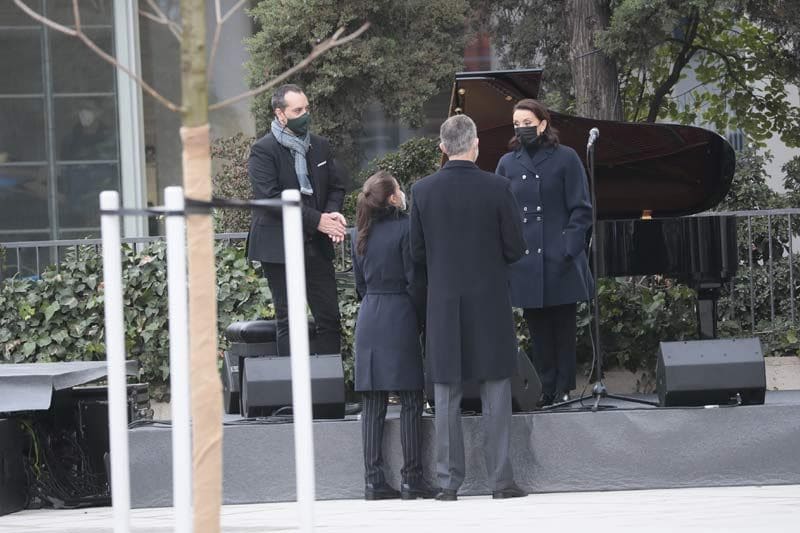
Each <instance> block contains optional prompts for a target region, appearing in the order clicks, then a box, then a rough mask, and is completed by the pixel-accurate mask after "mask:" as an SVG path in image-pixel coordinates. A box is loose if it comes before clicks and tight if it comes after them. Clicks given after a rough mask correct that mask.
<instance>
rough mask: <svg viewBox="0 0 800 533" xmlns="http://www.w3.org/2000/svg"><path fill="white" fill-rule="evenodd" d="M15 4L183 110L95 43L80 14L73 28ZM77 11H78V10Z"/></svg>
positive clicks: (162, 101) (166, 103)
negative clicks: (86, 31)
mask: <svg viewBox="0 0 800 533" xmlns="http://www.w3.org/2000/svg"><path fill="white" fill-rule="evenodd" d="M72 2H73V4H72V5H73V10H77V9H78V8H77V4H78V0H72ZM14 4H16V6H17V7H18V8H20V9H21V10H22V11H24V12H25V13H26V14H27V15H28V16H30V17H31V18H33V19H34V20H36V21H38V22H41V23H42V24H44V25H45V26H47V27H49V28H52V29H53V30H55V31H58V32H61V33H63V34H65V35H69V36H71V37H77V38H78V39H80V41H81V42H83V44H85V45H86V46H87V47H88V48H89V49H90V50H92V51H93V52H94V53H95V54H97V55H98V56H100V58H101V59H102V60H103V61H105V62H106V63H109V64H111V65H112V66H114V67H116V68H118V69H119V70H121V71H122V72H124V73H125V74H127V75H128V76H130V77H131V79H132V80H133V81H135V82H136V84H137V85H139V86H140V87H141V88H142V89H143V90H144V91H145V92H146V93H147V94H149V95H150V96H152V97H153V98H155V99H156V100H158V102H159V103H160V104H161V105H163V106H164V107H166V108H167V109H169V110H170V111H175V112H180V111H181V106H179V105H177V104H175V103H173V102H171V101H169V100H168V99H166V98H165V97H164V96H162V95H161V94H159V93H158V91H156V90H155V89H153V88H152V87H151V86H150V85H148V83H147V82H146V81H144V80H143V79H141V78H140V77H138V76H137V75H136V74H134V73H133V72H131V70H130V69H129V68H128V67H126V66H125V65H122V64H121V63H120V62H119V61H117V60H116V59H115V58H114V57H113V56H111V55H109V54H107V53H106V52H105V51H104V50H103V49H102V48H100V47H99V46H97V44H95V42H94V41H92V40H91V39H90V38H89V37H87V36H86V34H85V33H83V31H82V30H81V29H80V27H81V26H80V14H76V16H75V28H76V29H74V30H73V29H71V28H67V27H66V26H62V25H61V24H58V23H57V22H53V21H52V20H50V19H48V18H47V17H44V16H42V15H40V14H39V13H37V12H36V11H34V10H32V9H31V8H30V7H28V6H27V5H26V4H25V3H24V2H23V1H22V0H14ZM76 13H77V11H76Z"/></svg>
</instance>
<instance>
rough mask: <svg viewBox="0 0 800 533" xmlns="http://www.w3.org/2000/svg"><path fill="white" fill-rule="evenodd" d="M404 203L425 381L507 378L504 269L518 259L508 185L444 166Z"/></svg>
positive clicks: (509, 356)
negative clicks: (421, 305)
mask: <svg viewBox="0 0 800 533" xmlns="http://www.w3.org/2000/svg"><path fill="white" fill-rule="evenodd" d="M411 198H412V207H411V233H410V242H411V257H412V258H413V259H414V260H415V261H417V262H418V263H421V264H424V265H426V267H427V277H428V299H427V321H426V324H427V325H426V331H427V334H426V350H425V354H426V359H427V361H426V362H427V365H428V372H429V374H430V377H431V381H432V382H433V383H460V382H465V381H482V380H495V379H503V378H507V377H511V376H513V375H515V374H516V373H517V337H516V332H515V328H514V318H513V315H512V310H511V299H510V296H509V285H508V284H509V265H510V264H511V263H513V262H515V261H517V260H518V259H519V258H520V257H522V256H523V254H524V253H525V240H524V239H523V237H522V217H521V216H520V215H519V211H518V210H517V206H516V202H515V200H514V196H513V195H512V194H511V189H510V184H509V181H508V180H507V179H506V178H503V177H501V176H498V175H496V174H492V173H490V172H484V171H482V170H481V169H479V168H478V167H477V166H475V164H473V163H470V162H468V161H449V162H448V163H447V164H445V166H444V167H443V168H442V169H441V170H440V171H439V172H437V173H435V174H432V175H430V176H428V177H426V178H423V179H421V180H420V181H418V182H417V183H415V184H414V186H413V187H412V195H411Z"/></svg>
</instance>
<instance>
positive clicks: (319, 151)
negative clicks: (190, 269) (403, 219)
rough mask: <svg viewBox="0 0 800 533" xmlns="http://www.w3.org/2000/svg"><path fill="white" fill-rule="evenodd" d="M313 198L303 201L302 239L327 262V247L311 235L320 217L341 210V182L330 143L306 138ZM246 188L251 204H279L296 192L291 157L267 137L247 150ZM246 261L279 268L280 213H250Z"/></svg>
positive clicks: (328, 244) (330, 245)
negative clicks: (290, 191)
mask: <svg viewBox="0 0 800 533" xmlns="http://www.w3.org/2000/svg"><path fill="white" fill-rule="evenodd" d="M306 161H307V163H308V172H309V177H310V179H311V184H312V186H313V188H314V194H313V195H311V196H305V195H303V234H304V238H305V240H306V241H307V242H309V243H312V244H313V245H314V246H315V248H317V249H318V250H319V251H320V253H322V254H324V255H325V256H327V257H329V258H330V259H333V257H334V251H333V243H332V242H331V240H330V238H329V237H328V236H327V235H325V234H324V233H321V232H320V231H319V230H317V226H319V219H320V216H321V215H322V213H332V212H335V211H341V210H342V202H343V201H344V194H345V188H344V183H345V180H344V176H343V175H342V172H341V170H340V168H339V167H338V166H337V164H336V161H335V160H334V156H333V152H332V151H331V147H330V143H329V142H328V140H327V139H325V138H324V137H319V136H317V135H314V134H311V148H309V150H308V154H307V155H306ZM247 171H248V174H249V175H250V183H251V185H252V186H253V195H254V196H255V198H256V199H262V198H280V196H281V192H282V191H284V190H286V189H299V188H300V187H299V185H298V182H297V173H296V172H295V170H294V155H293V154H292V151H291V150H289V149H288V148H286V147H285V146H283V145H281V144H279V143H278V141H277V140H276V139H275V137H273V135H272V134H271V133H268V134H267V135H265V136H264V137H262V138H261V139H259V140H258V141H257V142H256V143H255V144H254V145H253V147H252V148H251V149H250V159H249V160H248V162H247ZM247 256H248V257H249V258H250V259H251V260H254V261H266V262H269V263H283V262H284V257H283V222H282V219H281V212H280V209H263V210H256V211H253V220H252V222H251V223H250V235H249V237H248V246H247Z"/></svg>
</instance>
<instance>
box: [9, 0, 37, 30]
mask: <svg viewBox="0 0 800 533" xmlns="http://www.w3.org/2000/svg"><path fill="white" fill-rule="evenodd" d="M25 3H26V4H27V5H28V7H30V8H31V9H33V10H34V11H36V12H37V13H41V12H42V2H41V0H25ZM38 25H39V23H38V22H36V21H35V20H33V19H32V18H31V17H29V16H28V15H27V14H26V13H25V12H24V11H22V10H21V9H20V8H18V7H17V6H16V5H15V4H14V0H0V26H38Z"/></svg>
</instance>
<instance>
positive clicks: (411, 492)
mask: <svg viewBox="0 0 800 533" xmlns="http://www.w3.org/2000/svg"><path fill="white" fill-rule="evenodd" d="M436 492H437V491H436V489H434V488H433V487H432V486H431V485H430V483H428V482H427V481H425V480H424V479H420V480H419V481H415V482H414V483H403V484H402V485H400V497H401V498H402V499H404V500H416V499H417V498H423V499H429V498H434V497H435V496H436Z"/></svg>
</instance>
